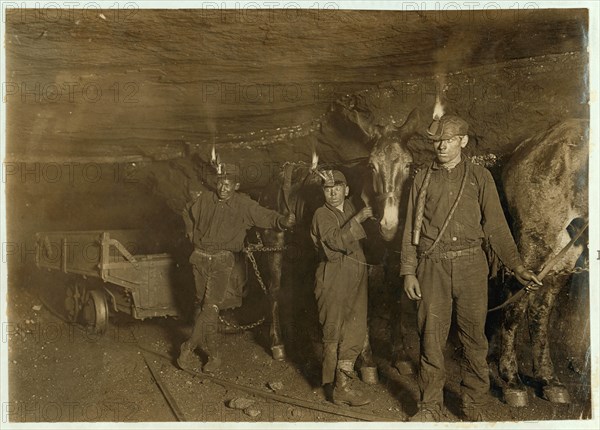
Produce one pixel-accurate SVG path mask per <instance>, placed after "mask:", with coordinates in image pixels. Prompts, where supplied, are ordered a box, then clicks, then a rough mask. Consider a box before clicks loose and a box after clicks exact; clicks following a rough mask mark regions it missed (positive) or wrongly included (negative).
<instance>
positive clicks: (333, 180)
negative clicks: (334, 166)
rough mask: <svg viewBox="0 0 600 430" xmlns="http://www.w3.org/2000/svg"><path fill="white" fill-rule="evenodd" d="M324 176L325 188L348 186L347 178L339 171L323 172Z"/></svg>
mask: <svg viewBox="0 0 600 430" xmlns="http://www.w3.org/2000/svg"><path fill="white" fill-rule="evenodd" d="M321 174H322V175H323V186H324V187H333V186H334V185H338V184H344V185H345V184H347V182H346V177H345V176H344V174H343V173H342V172H340V171H339V170H323V171H322V172H321Z"/></svg>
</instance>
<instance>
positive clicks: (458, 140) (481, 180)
mask: <svg viewBox="0 0 600 430" xmlns="http://www.w3.org/2000/svg"><path fill="white" fill-rule="evenodd" d="M467 133H468V124H467V123H466V122H465V121H464V120H463V119H461V118H459V117H457V116H452V115H445V116H443V117H442V118H441V119H440V120H439V121H438V120H436V121H434V123H433V124H432V125H431V127H430V128H429V134H430V138H431V139H432V140H433V145H434V149H435V152H436V160H435V161H434V162H433V164H432V165H431V166H429V167H428V168H427V169H423V170H421V171H419V172H418V173H417V175H416V177H415V181H414V183H413V186H412V188H411V191H410V196H409V201H408V208H407V211H408V212H407V217H406V225H405V229H404V236H403V239H402V259H401V266H400V275H401V276H404V291H405V292H406V294H407V295H408V297H409V298H410V299H411V300H418V310H417V323H418V330H419V335H420V338H421V354H420V371H419V388H420V392H421V399H420V402H419V411H418V412H417V414H416V415H414V416H413V417H412V418H411V421H440V420H441V415H442V406H443V388H444V383H445V370H444V355H443V349H444V347H445V344H446V341H447V339H448V331H449V329H450V321H451V317H452V310H453V309H455V311H456V321H457V324H458V336H459V339H460V342H461V343H462V346H463V355H464V356H463V360H462V363H461V377H462V381H461V400H462V411H463V415H464V416H463V418H464V419H466V420H469V421H485V420H486V416H485V405H486V404H487V403H488V400H489V398H488V391H489V387H490V382H489V374H488V364H487V361H486V356H487V353H488V343H487V339H486V337H485V333H484V326H485V320H486V315H487V305H488V298H487V280H488V262H487V258H486V254H485V252H484V251H483V248H482V244H483V242H484V240H488V241H489V243H490V245H491V247H492V250H493V251H494V252H495V253H496V254H497V255H498V257H499V258H500V260H501V261H502V263H504V265H505V266H507V267H508V268H509V269H512V270H513V271H514V272H515V275H516V276H517V277H518V278H519V280H520V281H521V282H523V283H527V282H529V281H533V282H535V283H537V284H539V285H541V283H540V282H539V280H538V279H537V277H536V276H535V275H534V274H533V273H532V272H531V271H529V270H527V269H525V267H523V263H522V262H521V257H520V255H519V252H518V250H517V247H516V245H515V242H514V239H513V237H512V235H511V232H510V230H509V228H508V224H507V222H506V219H505V218H504V213H503V211H502V207H501V205H500V200H499V198H498V192H497V190H496V185H495V183H494V179H493V178H492V175H491V174H490V172H489V171H488V170H487V169H485V168H484V167H481V166H477V165H474V164H472V163H471V162H470V161H468V160H466V159H463V158H462V156H461V151H462V148H464V147H465V146H466V145H467V142H468V140H469V138H468V135H467Z"/></svg>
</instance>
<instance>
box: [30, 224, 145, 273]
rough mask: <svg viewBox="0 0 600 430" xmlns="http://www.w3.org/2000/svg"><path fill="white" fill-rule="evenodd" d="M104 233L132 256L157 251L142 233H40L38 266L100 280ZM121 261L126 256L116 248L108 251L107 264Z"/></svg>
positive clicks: (115, 231) (112, 231) (37, 255)
mask: <svg viewBox="0 0 600 430" xmlns="http://www.w3.org/2000/svg"><path fill="white" fill-rule="evenodd" d="M104 233H106V234H107V237H109V238H110V239H114V240H117V241H118V242H119V243H120V244H121V245H123V247H125V249H127V251H128V252H129V253H131V254H138V253H140V254H143V253H151V252H154V251H155V248H156V246H155V244H154V243H152V242H151V241H150V240H149V239H148V237H149V235H148V234H147V233H146V232H144V231H141V230H107V231H102V230H91V231H53V232H41V233H38V234H37V253H36V258H37V264H38V266H39V267H45V268H49V269H55V270H61V271H63V272H65V273H67V272H71V273H78V274H83V275H90V276H96V277H98V276H100V275H99V266H100V261H101V257H102V245H101V241H102V236H103V234H104ZM118 261H123V256H122V255H121V253H120V252H119V250H117V249H116V248H114V247H109V248H108V261H107V262H118Z"/></svg>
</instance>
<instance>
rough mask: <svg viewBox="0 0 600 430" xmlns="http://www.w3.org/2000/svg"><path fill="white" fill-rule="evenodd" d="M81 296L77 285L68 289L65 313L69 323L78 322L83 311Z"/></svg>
mask: <svg viewBox="0 0 600 430" xmlns="http://www.w3.org/2000/svg"><path fill="white" fill-rule="evenodd" d="M81 307H82V303H81V294H80V292H79V286H78V285H77V284H75V285H71V286H69V287H67V297H65V311H66V315H67V321H69V322H72V323H73V322H76V321H77V317H78V316H79V312H80V311H81Z"/></svg>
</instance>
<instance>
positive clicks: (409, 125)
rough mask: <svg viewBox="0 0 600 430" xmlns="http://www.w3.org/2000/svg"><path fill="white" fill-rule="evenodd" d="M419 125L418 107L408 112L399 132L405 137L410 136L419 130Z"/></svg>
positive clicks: (419, 114) (419, 113)
mask: <svg viewBox="0 0 600 430" xmlns="http://www.w3.org/2000/svg"><path fill="white" fill-rule="evenodd" d="M420 127H421V112H420V111H419V109H418V108H414V109H413V110H412V112H411V113H409V114H408V117H407V118H406V121H404V124H402V126H401V127H400V132H401V133H402V135H403V136H406V138H410V137H411V136H413V135H414V134H416V133H418V132H419V128H420Z"/></svg>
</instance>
